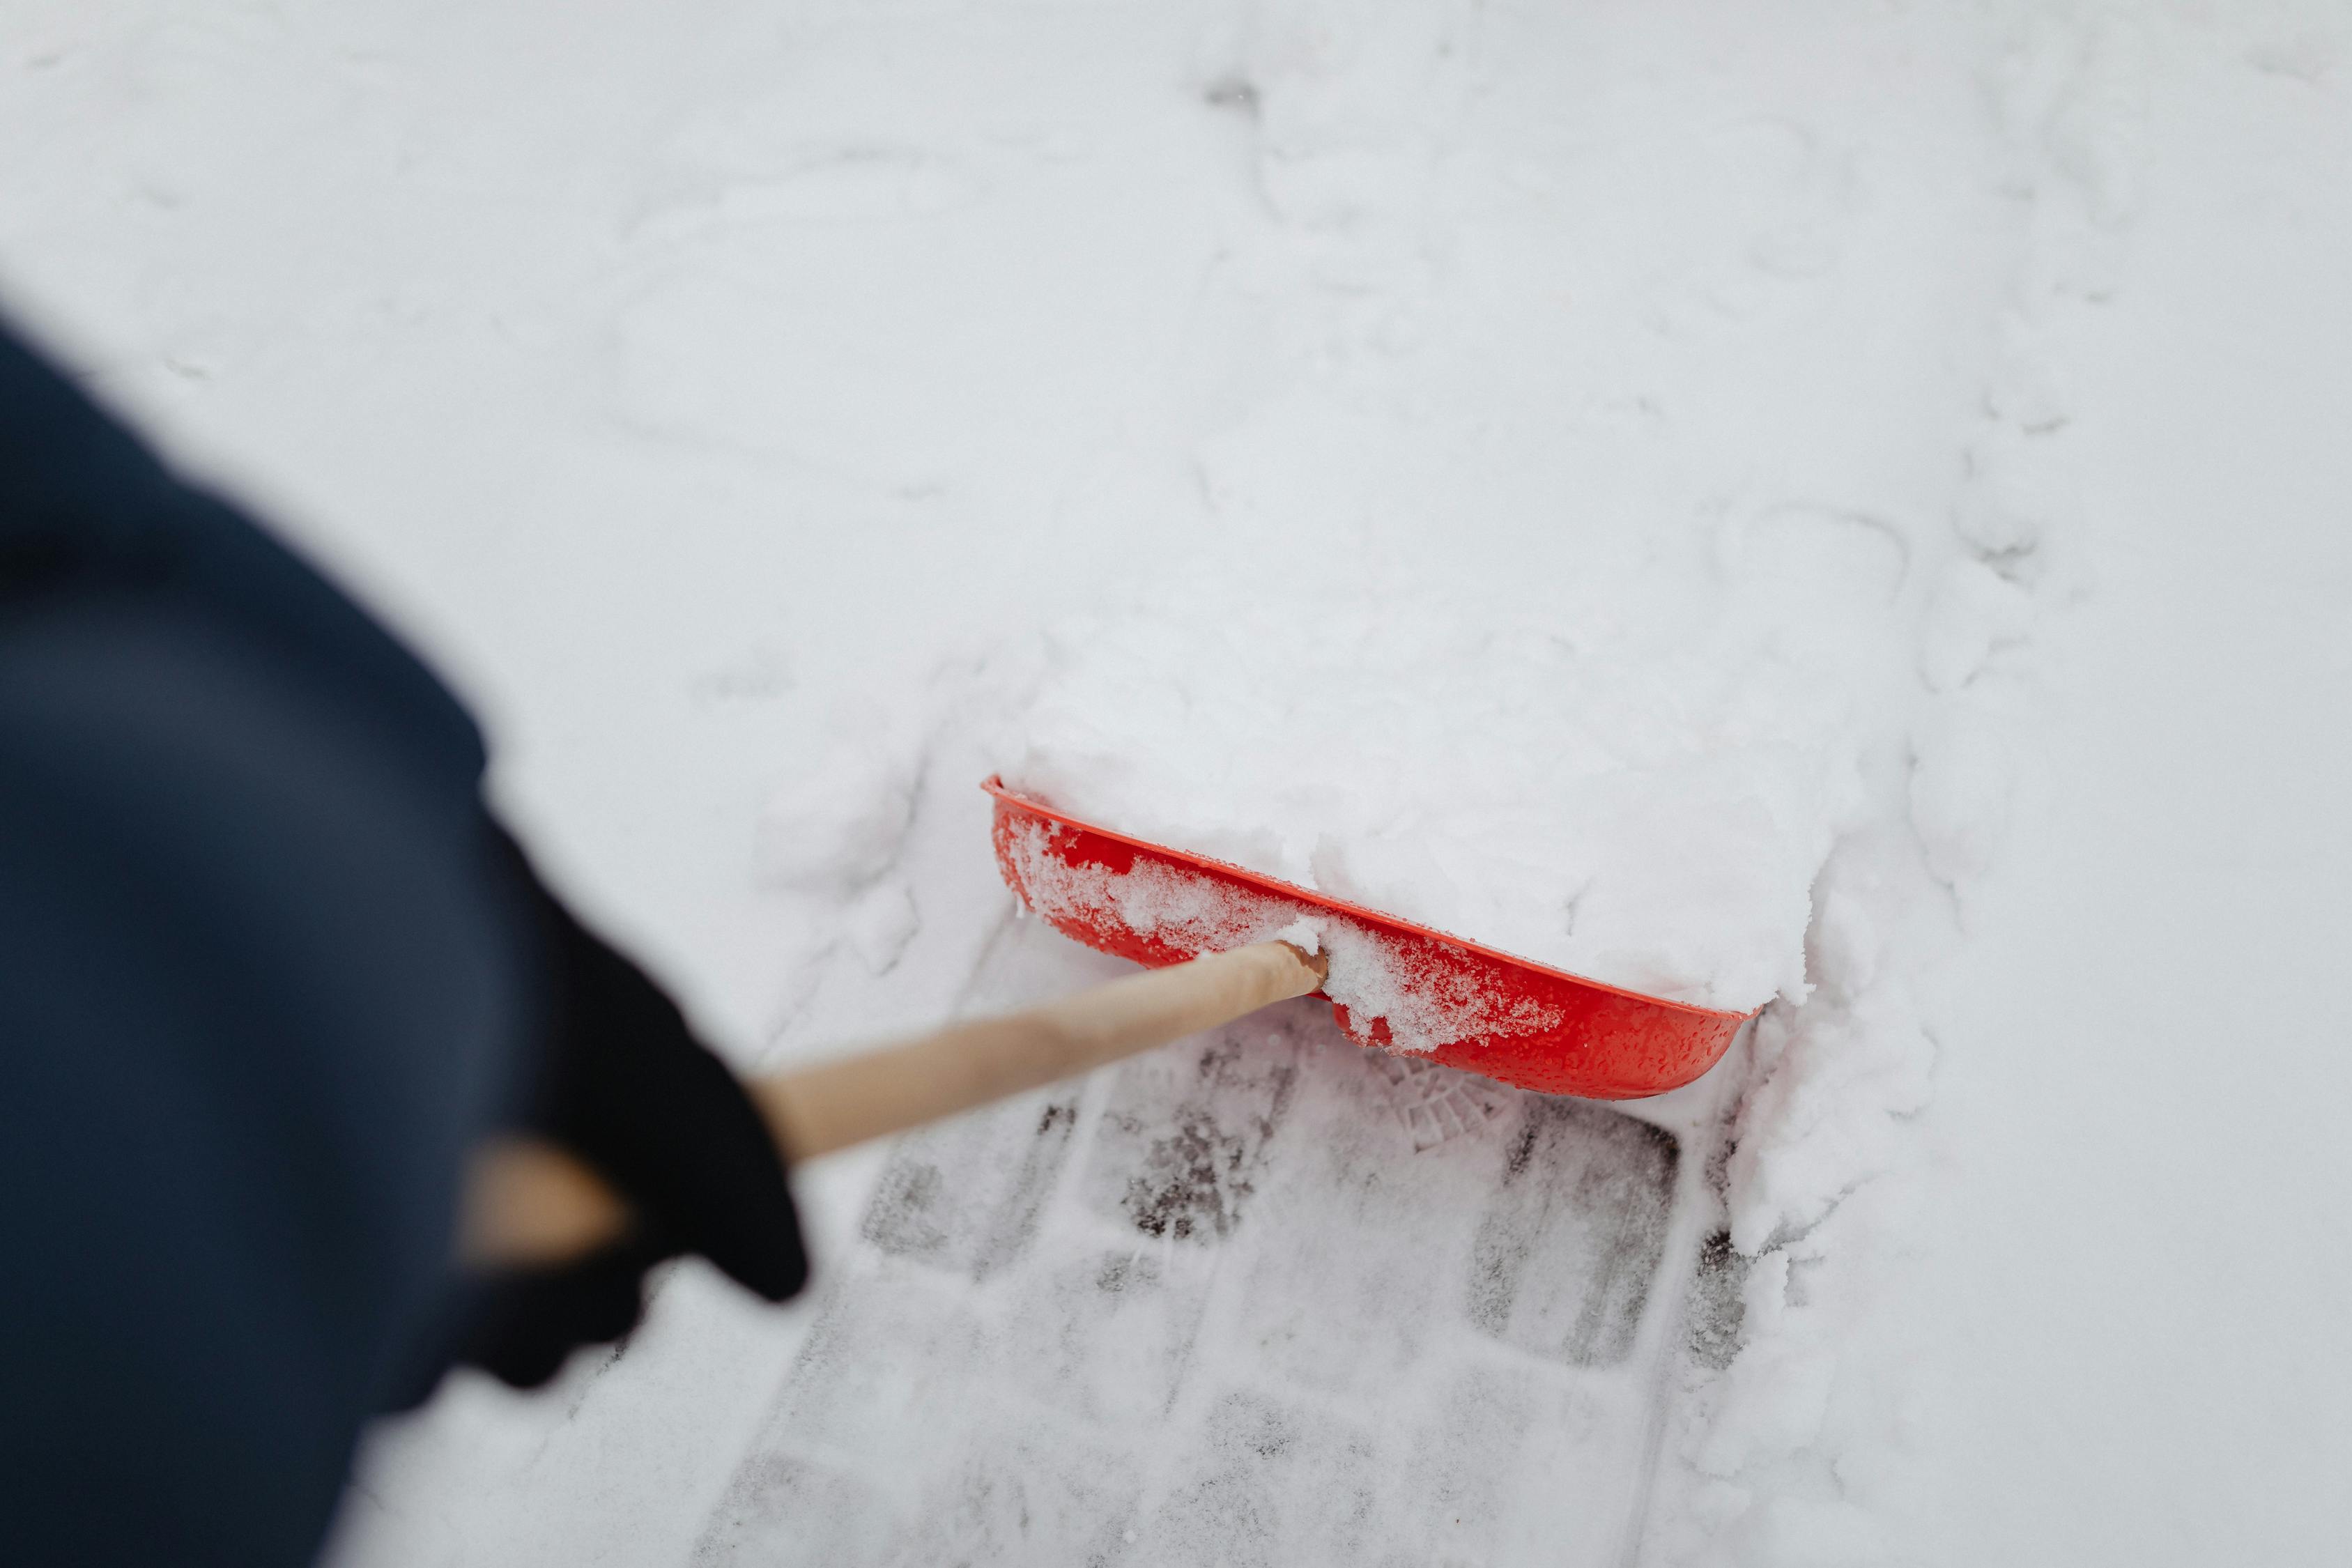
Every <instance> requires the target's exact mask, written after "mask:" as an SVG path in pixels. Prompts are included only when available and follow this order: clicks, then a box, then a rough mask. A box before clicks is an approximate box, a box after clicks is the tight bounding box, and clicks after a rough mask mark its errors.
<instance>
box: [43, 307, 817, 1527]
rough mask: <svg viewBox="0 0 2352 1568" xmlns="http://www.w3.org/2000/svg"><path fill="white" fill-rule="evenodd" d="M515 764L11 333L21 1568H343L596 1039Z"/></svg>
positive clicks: (332, 601) (370, 628)
mask: <svg viewBox="0 0 2352 1568" xmlns="http://www.w3.org/2000/svg"><path fill="white" fill-rule="evenodd" d="M482 765H483V753H482V745H481V742H480V739H479V737H478V734H477V732H476V731H475V728H474V726H473V724H472V723H471V722H470V721H469V720H468V719H467V715H466V714H465V712H464V711H463V710H462V709H461V708H460V707H459V706H458V704H457V702H456V701H455V700H453V699H452V698H451V697H450V695H449V694H448V693H447V691H446V689H444V688H443V687H442V686H441V684H440V683H439V682H438V681H436V679H434V678H433V676H432V675H431V674H430V673H429V672H428V671H427V670H426V669H425V668H423V667H422V666H421V665H420V664H419V663H418V662H417V661H416V660H415V658H412V657H411V656H410V655H409V654H408V653H407V651H406V650H405V649H404V648H403V647H401V646H400V645H399V644H398V643H397V642H396V641H395V640H394V639H393V638H392V637H389V636H388V635H386V634H385V633H384V632H383V630H381V629H380V628H379V627H378V626H376V625H375V624H374V623H373V622H372V621H370V620H369V619H368V617H367V616H364V615H363V614H362V613H361V612H360V611H359V610H357V609H356V608H355V607H353V605H352V604H351V603H350V602H349V601H347V600H346V599H345V598H343V597H342V596H341V595H340V594H338V593H336V592H335V591H334V590H333V589H332V588H331V586H330V585H328V584H326V583H325V582H324V581H323V580H322V579H321V578H320V576H319V575H318V574H316V573H314V572H312V571H311V570H310V569H309V568H308V567H307V566H306V565H304V564H303V563H301V562H300V561H299V560H298V559H296V558H295V557H294V556H293V555H292V554H290V553H289V552H288V551H286V550H285V549H284V548H283V547H282V546H280V545H279V544H278V543H277V542H275V541H273V540H272V539H270V538H269V537H268V535H266V534H265V533H263V532H262V531H259V530H258V529H256V528H255V527H253V526H252V525H251V524H249V523H248V522H247V521H245V520H244V519H242V518H241V517H240V516H238V515H237V514H236V512H235V511H234V510H231V509H230V508H228V507H226V506H225V505H224V504H222V503H221V502H220V501H218V500H215V499H213V498H211V497H209V496H207V495H205V494H203V493H201V492H199V491H197V490H195V489H192V488H189V487H187V486H185V485H184V484H183V483H181V482H180V481H178V480H177V479H175V478H173V476H172V475H171V474H170V473H168V472H167V471H166V470H165V469H164V468H163V467H162V466H161V465H160V464H159V463H158V462H157V461H156V460H155V459H154V458H153V457H152V456H151V455H150V454H149V453H148V452H147V451H146V450H144V449H143V448H142V447H141V446H140V445H139V444H138V443H137V442H136V441H135V440H134V439H133V438H132V437H130V436H129V435H128V434H127V433H126V432H125V431H123V430H122V429H121V427H120V426H117V425H115V424H114V423H113V422H111V421H110V420H109V419H108V418H107V417H106V416H103V415H102V414H100V412H99V411H98V410H97V409H96V408H95V407H94V406H93V405H90V404H89V402H88V401H87V400H86V399H84V398H83V397H82V396H81V395H79V394H78V393H77V392H76V391H74V390H73V389H72V388H71V387H70V386H69V385H68V384H67V383H66V382H65V381H64V380H63V379H62V378H61V377H59V376H58V374H55V373H54V372H53V371H52V370H50V369H49V368H48V367H47V365H45V364H44V363H41V362H40V361H39V360H38V359H37V357H36V356H34V355H33V354H31V353H28V352H27V351H26V349H24V348H23V347H22V346H21V345H20V344H18V343H17V342H14V341H13V340H11V339H9V338H8V337H7V336H6V334H5V333H0V1068H5V1080H0V1082H5V1087H0V1512H5V1518H6V1524H5V1533H6V1536H7V1538H8V1541H9V1545H8V1547H7V1549H6V1553H5V1554H6V1556H7V1557H8V1559H9V1561H11V1562H23V1563H53V1562H54V1563H68V1562H70V1563H205V1564H209V1563H222V1564H228V1563H236V1564H240V1565H261V1568H268V1565H275V1564H289V1565H290V1564H296V1563H305V1562H308V1561H310V1557H311V1555H312V1554H313V1553H314V1552H316V1550H317V1547H318V1543H319V1541H320V1536H321V1534H322V1532H323V1531H324V1529H325V1526H326V1522H327V1521H328V1518H329V1516H330V1514H331V1510H332V1508H333V1506H334V1503H335V1500H336V1497H337V1493H338V1489H339V1486H340V1482H341V1477H342V1474H343V1471H344V1468H345V1467H346V1465H347V1463H348V1461H349V1459H350V1457H351V1452H352V1444H353V1441H354V1437H355V1435H356V1433H357V1431H358V1429H359V1427H360V1426H361V1424H362V1420H363V1419H364V1417H365V1416H366V1415H368V1414H369V1413H370V1412H371V1411H372V1410H373V1409H375V1408H377V1407H378V1406H379V1405H381V1404H382V1403H383V1401H384V1400H385V1399H386V1397H387V1394H390V1393H392V1392H393V1391H394V1390H398V1389H404V1388H405V1389H407V1390H409V1391H412V1392H413V1391H414V1389H415V1385H416V1381H417V1380H416V1363H415V1344H414V1335H415V1325H416V1324H418V1323H419V1322H422V1321H428V1320H429V1319H431V1318H432V1316H433V1315H434V1313H435V1312H436V1311H440V1310H443V1309H441V1308H440V1307H439V1306H437V1305H436V1303H438V1302H440V1301H442V1300H444V1299H445V1298H446V1287H447V1283H448V1281H447V1279H446V1265H445V1260H446V1258H447V1257H448V1256H449V1251H450V1241H451V1237H450V1229H451V1221H452V1215H453V1213H454V1209H455V1203H456V1196H457V1179H458V1173H459V1171H460V1168H461V1163H462V1160H463V1156H464V1152H465V1151H466V1149H467V1145H468V1144H469V1143H470V1142H472V1141H473V1140H474V1139H475V1138H477V1137H478V1136H479V1134H480V1133H481V1132H482V1131H484V1130H485V1129H486V1128H487V1127H488V1126H489V1125H491V1124H492V1123H493V1122H494V1121H501V1120H512V1119H513V1118H512V1117H511V1116H510V1115H509V1112H511V1111H512V1110H513V1108H514V1107H515V1106H516V1105H517V1104H518V1102H519V1100H520V1098H521V1097H523V1096H525V1095H526V1094H527V1093H528V1092H529V1089H528V1085H529V1083H530V1081H531V1079H532V1078H533V1077H534V1075H537V1074H538V1073H539V1072H540V1066H541V1064H539V1063H538V1062H537V1061H535V1060H534V1056H535V1053H537V1052H538V1051H539V1049H540V1047H541V1045H542V1044H543V1037H544V1035H545V1033H546V1030H547V1028H548V1026H549V1025H548V1020H549V1019H550V1017H551V1016H558V1015H561V1014H562V1012H563V1011H564V1009H565V1007H566V1006H567V1005H570V1006H572V1010H573V1011H574V1012H578V1011H579V1010H580V1007H579V1005H578V1004H577V1003H576V1002H574V1003H571V1004H567V1003H566V1001H565V999H564V998H563V997H562V996H560V995H551V994H550V993H551V984H555V983H554V982H551V979H550V976H551V974H559V973H561V966H560V965H551V963H550V962H549V960H548V957H547V950H548V941H549V939H548V934H547V927H546V921H545V920H544V918H543V917H542V915H541V913H540V912H538V910H539V908H540V907H541V905H544V903H545V900H544V896H543V893H542V892H541V889H537V888H535V887H533V886H530V885H527V876H528V873H527V869H523V870H521V871H520V872H519V870H518V868H519V867H520V861H519V859H518V858H517V857H515V856H514V854H513V852H512V850H511V848H510V847H509V846H508V845H507V844H506V842H505V840H504V839H503V837H501V836H500V835H499V832H498V830H497V828H496V826H494V825H493V824H492V823H491V821H490V819H489V818H488V816H487V815H486V813H485V812H484V810H483V807H482V805H481V801H480V793H479V784H480V776H481V771H482ZM582 940H586V939H584V938H583V939H582ZM720 1076H721V1077H723V1076H724V1075H723V1074H722V1075H720ZM729 1081H730V1082H731V1080H729ZM743 1115H744V1116H745V1117H747V1118H748V1117H749V1112H744V1113H743ZM765 1157H766V1158H767V1159H768V1160H769V1163H771V1165H772V1164H773V1163H774V1162H773V1157H772V1150H770V1151H769V1152H768V1153H767V1154H766V1156H765ZM778 1169H779V1171H780V1167H779V1168H778ZM772 1180H773V1182H774V1184H775V1185H776V1188H777V1191H778V1192H779V1193H781V1190H782V1188H781V1174H780V1173H779V1174H775V1175H774V1176H773V1177H772ZM782 1201H784V1202H785V1203H786V1205H787V1209H788V1200H782ZM770 1228H771V1229H773V1228H774V1227H773V1225H771V1226H770ZM797 1257H798V1254H797V1240H796V1238H795V1239H794V1240H793V1260H794V1265H795V1266H797ZM791 1283H792V1284H793V1285H795V1286H796V1285H797V1283H798V1279H797V1275H795V1276H794V1277H793V1279H792V1280H791ZM632 1289H634V1286H632Z"/></svg>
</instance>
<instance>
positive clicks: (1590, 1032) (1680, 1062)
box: [981, 778, 1754, 1100]
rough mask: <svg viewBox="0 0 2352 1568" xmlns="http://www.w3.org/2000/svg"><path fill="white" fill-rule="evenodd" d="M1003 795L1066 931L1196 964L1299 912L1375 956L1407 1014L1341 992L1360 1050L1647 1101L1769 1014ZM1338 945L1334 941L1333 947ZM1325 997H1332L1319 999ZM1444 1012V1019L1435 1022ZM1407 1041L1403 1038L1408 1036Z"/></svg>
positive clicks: (1023, 857) (1019, 840)
mask: <svg viewBox="0 0 2352 1568" xmlns="http://www.w3.org/2000/svg"><path fill="white" fill-rule="evenodd" d="M981 787H982V788H983V789H985V790H987V791H988V793H989V794H991V795H994V796H995V797H996V824H995V829H994V838H995V842H996V863H997V867H998V868H999V869H1000V870H1002V871H1003V874H1004V879H1005V881H1006V882H1007V883H1009V884H1010V885H1011V886H1012V888H1013V891H1014V892H1015V893H1017V894H1019V895H1020V897H1021V900H1022V902H1024V904H1026V905H1027V906H1028V907H1029V908H1030V909H1031V910H1034V911H1035V912H1036V913H1037V914H1039V915H1040V916H1042V917H1043V918H1044V919H1045V921H1046V922H1047V923H1048V924H1050V925H1051V926H1053V927H1054V929H1055V930H1056V931H1060V932H1062V933H1063V934H1064V935H1065V936H1069V937H1073V938H1076V940H1077V941H1079V942H1084V943H1086V944H1087V946H1088V947H1092V948H1097V949H1099V950H1101V951H1102V952H1109V953H1116V954H1118V956H1119V957H1121V958H1128V959H1132V960H1134V961H1135V962H1136V963H1144V964H1150V965H1152V966H1155V967H1157V966H1160V965H1163V964H1171V963H1183V962H1185V961H1186V960H1189V959H1193V958H1197V957H1199V956H1201V955H1202V953H1205V952H1223V951H1225V950H1226V949H1229V948H1235V947H1241V946H1244V945H1245V944H1247V943H1249V942H1254V941H1262V940H1264V938H1265V935H1266V934H1268V933H1270V932H1274V931H1279V930H1280V929H1282V928H1283V927H1285V926H1286V925H1287V924H1289V923H1290V922H1292V921H1297V920H1299V919H1302V918H1304V919H1307V920H1310V921H1313V922H1314V923H1316V924H1317V925H1318V927H1321V928H1323V929H1324V930H1325V931H1327V932H1328V931H1330V930H1331V928H1333V927H1335V926H1336V927H1338V928H1339V931H1341V932H1344V933H1345V934H1346V935H1347V936H1348V937H1349V938H1350V939H1352V940H1350V941H1349V943H1348V945H1349V947H1351V948H1354V949H1355V950H1356V951H1358V952H1363V951H1366V950H1367V948H1368V947H1369V949H1370V950H1371V951H1373V952H1376V953H1377V955H1378V959H1379V962H1380V964H1381V968H1382V969H1383V970H1384V971H1385V972H1386V973H1387V975H1388V976H1389V977H1390V984H1389V985H1388V987H1387V988H1386V989H1387V992H1388V993H1389V998H1388V1000H1389V1005H1390V1009H1391V1012H1393V1013H1395V1014H1397V1015H1399V1016H1410V1017H1412V1019H1414V1020H1416V1023H1415V1024H1414V1025H1412V1026H1409V1028H1410V1029H1411V1031H1412V1032H1411V1033H1405V1032H1403V1031H1400V1030H1399V1029H1397V1028H1394V1027H1392V1026H1391V1017H1390V1016H1388V1015H1387V1014H1382V1015H1380V1016H1365V1013H1364V1011H1363V1010H1362V1009H1361V1008H1358V1009H1356V1010H1351V1009H1349V1007H1347V1006H1344V1005H1341V1004H1339V1002H1337V1001H1334V1002H1333V1003H1332V1005H1331V1010H1332V1013H1333V1015H1334V1016H1336V1017H1337V1018H1338V1020H1339V1026H1340V1027H1341V1028H1342V1029H1344V1030H1346V1031H1347V1033H1348V1036H1349V1038H1351V1039H1353V1040H1354V1041H1355V1042H1356V1043H1357V1044H1358V1045H1361V1046H1377V1047H1382V1048H1386V1049H1397V1048H1400V1047H1406V1046H1409V1045H1412V1044H1414V1043H1416V1042H1415V1041H1414V1039H1413V1037H1412V1036H1413V1035H1414V1034H1418V1035H1420V1036H1422V1037H1423V1038H1427V1037H1430V1036H1432V1035H1434V1036H1436V1037H1437V1043H1432V1044H1430V1045H1429V1047H1428V1048H1427V1050H1426V1055H1427V1056H1428V1057H1429V1058H1431V1059H1433V1060H1435V1061H1440V1062H1444V1063H1445V1064H1446V1065H1447V1066H1449V1067H1456V1068H1463V1069H1464V1070H1465V1071H1467V1072H1474V1073H1477V1074H1479V1075H1480V1076H1482V1077H1485V1078H1491V1079H1501V1080H1502V1081H1503V1082H1505V1083H1513V1084H1517V1085H1518V1086H1519V1087H1520V1088H1522V1089H1535V1090H1537V1091H1538V1092H1539V1093H1543V1094H1574V1095H1582V1096H1584V1097H1586V1098H1588V1099H1592V1100H1633V1099H1638V1098H1640V1097H1641V1096H1643V1095H1650V1094H1660V1093H1663V1092H1664V1091H1665V1090H1667V1089H1675V1088H1677V1087H1679V1086H1680V1085H1683V1084H1685V1083H1688V1082H1690V1081H1691V1080H1692V1079H1695V1078H1696V1077H1698V1076H1699V1074H1701V1073H1703V1072H1705V1071H1706V1069H1707V1068H1710V1067H1713V1066H1714V1065H1715V1064H1716V1062H1717V1059H1718V1058H1721V1057H1722V1055H1723V1053H1724V1051H1725V1050H1726V1049H1727V1047H1729V1046H1730V1044H1731V1038H1732V1037H1733V1036H1734V1035H1736V1034H1738V1032H1739V1026H1740V1025H1742V1024H1744V1023H1746V1022H1747V1021H1748V1018H1750V1017H1752V1016H1754V1015H1753V1014H1746V1013H1719V1012H1715V1011H1712V1010H1710V1009H1708V1008H1705V1007H1694V1006H1691V1005H1687V1004H1685V1003H1681V1002H1669V1001H1666V1000H1665V999H1664V998H1663V997H1657V996H1644V995H1643V994H1640V993H1638V992H1633V991H1624V990H1620V989H1619V988H1617V987H1616V986H1613V985H1603V984H1600V983H1599V982H1598V981H1592V980H1585V979H1582V978H1580V977H1579V976H1577V975H1573V974H1569V973H1563V972H1561V971H1559V970H1557V969H1547V968H1545V967H1544V966H1543V965H1542V964H1539V963H1528V961H1527V960H1525V959H1523V958H1513V957H1512V956H1511V955H1510V954H1508V953H1506V952H1496V951H1495V950H1494V949H1492V948H1487V947H1480V946H1479V945H1478V944H1477V943H1475V942H1465V941H1463V940H1462V939H1461V938H1460V937H1455V936H1449V935H1447V934H1446V933H1445V932H1444V931H1431V930H1429V929H1428V928H1427V927H1425V926H1417V925H1413V924H1412V923H1411V922H1410V921H1401V920H1398V919H1396V918H1395V917H1394V916H1391V915H1384V914H1381V912H1380V911H1378V910H1368V909H1364V908H1362V907H1360V906H1359V905H1356V904H1349V903H1343V902H1342V901H1340V900H1338V899H1334V898H1330V897H1328V896H1326V895H1325V894H1322V893H1318V892H1314V891H1311V890H1309V889H1305V888H1299V887H1294V886H1292V885H1291V884H1290V883H1288V882H1283V881H1278V880H1276V879H1274V878H1272V877H1267V876H1263V875H1260V874H1259V873H1258V872H1255V871H1246V870H1244V869H1243V868H1240V867H1238V866H1230V865H1227V864H1225V863H1224V862H1223V861H1222V860H1212V859H1210V858H1207V857H1206V856H1202V855H1192V854H1188V853H1186V852H1184V851H1182V850H1179V849H1170V848H1167V847H1164V846H1161V845H1157V844H1149V843H1146V842H1144V841H1143V840H1142V839H1139V838H1130V837H1128V836H1127V835H1125V834H1122V833H1114V832H1112V831H1111V830H1110V829H1108V828H1107V827H1099V826H1096V825H1095V824H1093V823H1089V822H1082V821H1080V820H1079V819H1078V818H1076V817H1075V816H1070V815H1069V814H1068V813H1066V812H1061V811H1056V810H1055V809H1053V808H1052V807H1051V806H1048V805H1044V804H1042V803H1040V802H1038V801H1034V800H1032V799H1030V798H1028V797H1027V796H1026V795H1018V794H1016V793H1014V792H1013V790H1011V789H1009V788H1007V787H1006V786H1005V784H1004V782H1003V780H1002V779H999V778H992V779H990V780H988V781H987V783H985V784H982V786H981ZM1328 945H1332V943H1331V942H1328V940H1327V946H1328ZM1318 994H1320V993H1318ZM1432 1020H1436V1021H1437V1024H1436V1027H1435V1028H1434V1029H1433V1028H1432V1027H1431V1021H1432ZM1401 1036H1402V1037H1401Z"/></svg>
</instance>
